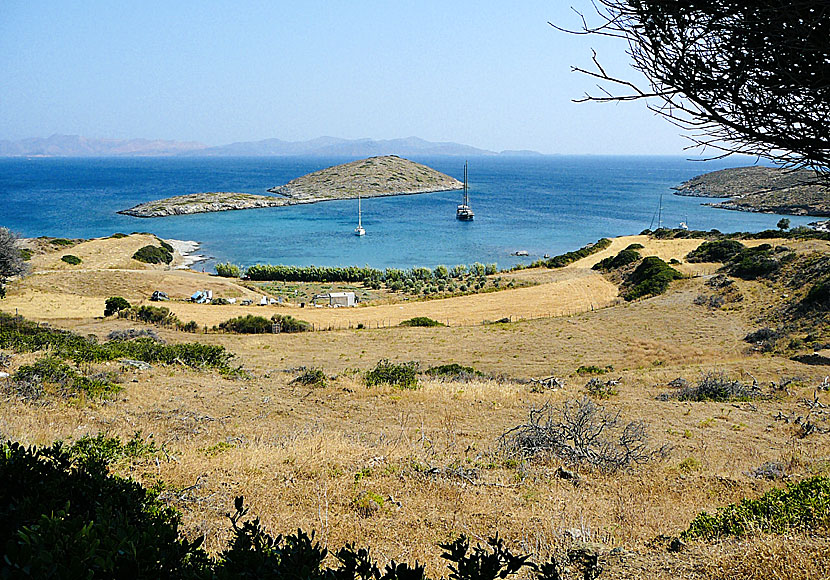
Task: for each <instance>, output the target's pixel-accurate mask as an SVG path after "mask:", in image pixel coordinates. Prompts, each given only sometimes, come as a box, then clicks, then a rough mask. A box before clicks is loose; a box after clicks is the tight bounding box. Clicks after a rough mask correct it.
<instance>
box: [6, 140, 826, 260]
mask: <svg viewBox="0 0 830 580" xmlns="http://www.w3.org/2000/svg"><path fill="white" fill-rule="evenodd" d="M352 160H354V158H308V157H305V158H285V157H268V158H262V157H257V158H198V157H194V158H93V159H89V158H85V159H76V158H30V159H10V158H6V159H0V225H2V226H6V227H8V228H10V229H12V230H13V231H15V232H17V233H19V234H21V235H23V236H26V237H34V236H44V235H45V236H56V237H79V238H90V237H102V236H108V235H111V234H113V233H115V232H124V233H131V232H137V231H138V232H151V233H153V234H156V235H158V236H159V237H162V238H173V239H181V240H195V241H198V242H200V243H201V244H202V246H201V249H200V252H201V253H203V254H206V255H208V256H209V257H210V259H209V260H208V261H207V262H205V264H204V266H205V267H206V269H208V271H210V270H212V266H213V264H215V263H216V262H218V261H222V262H224V261H231V262H234V263H237V264H240V265H242V266H247V265H250V264H255V263H272V264H296V265H310V264H316V265H327V266H344V265H369V266H373V267H376V268H385V267H400V268H408V267H412V266H429V267H434V266H436V265H438V264H446V265H454V264H471V263H473V262H476V261H478V262H484V263H492V262H495V263H497V264H498V265H499V267H502V268H504V267H508V266H511V265H513V264H516V263H528V262H529V261H532V260H534V259H538V258H540V257H542V255H544V254H550V255H555V254H559V253H562V252H565V251H568V250H572V249H576V248H578V247H580V246H582V245H584V244H586V243H589V242H593V241H596V240H597V239H599V238H601V237H611V236H619V235H626V234H633V233H638V232H640V231H641V230H643V229H645V228H648V227H650V226H651V227H656V226H657V220H656V213H657V208H658V203H659V199H660V196H661V194H662V196H663V201H662V223H663V225H664V226H667V227H676V226H677V225H678V224H679V222H681V221H685V222H687V223H688V225H689V227H690V228H692V229H701V230H710V229H718V230H720V231H723V232H732V231H759V230H762V229H767V228H774V227H775V224H776V223H777V221H778V220H779V219H780V218H781V216H779V215H773V214H756V213H744V212H734V211H727V210H719V209H713V208H710V207H706V206H703V205H701V203H703V202H710V201H718V200H712V199H700V198H690V197H680V196H675V195H672V194H671V193H672V191H671V187H672V186H676V185H678V184H680V183H681V182H682V181H684V180H686V179H689V178H691V177H694V176H695V175H699V174H701V173H705V172H707V171H714V170H716V169H722V168H725V167H734V166H740V165H748V164H751V162H752V160H747V159H745V158H744V159H741V158H737V159H735V158H733V159H725V160H719V161H707V162H698V161H689V160H687V159H685V158H680V157H604V156H539V157H501V156H489V157H474V158H470V159H469V182H470V198H471V205H472V207H473V209H474V210H475V214H476V216H475V220H474V221H472V222H459V221H458V220H456V219H455V206H456V205H457V204H458V203H460V198H461V193H460V192H437V193H430V194H421V195H408V196H396V197H386V198H372V199H364V200H363V225H364V227H365V228H366V232H367V233H366V236H364V237H357V236H354V235H353V230H354V227H355V226H356V222H357V200H342V201H331V202H324V203H317V204H311V205H299V206H290V207H281V208H263V209H253V210H243V211H229V212H222V213H210V214H195V215H188V216H171V217H164V218H149V219H148V218H135V217H131V216H124V215H120V214H118V213H116V212H117V211H118V210H120V209H125V208H129V207H132V206H133V205H136V204H138V203H142V202H146V201H150V200H154V199H160V198H164V197H169V196H173V195H182V194H186V193H198V192H204V191H234V192H247V193H258V194H263V193H265V192H266V190H267V189H268V188H269V187H273V186H275V185H281V184H283V183H286V182H287V181H289V180H291V179H293V178H295V177H299V176H301V175H304V174H306V173H309V172H311V171H316V170H318V169H322V168H324V167H328V166H331V165H335V164H338V163H345V162H347V161H352ZM412 160H413V161H418V162H420V163H424V164H426V165H429V166H430V167H433V168H435V169H437V170H439V171H442V172H444V173H447V174H449V175H452V176H454V177H456V178H459V179H461V178H462V175H463V167H464V159H461V158H457V157H435V158H417V157H413V158H412ZM787 217H789V219H790V220H791V222H792V225H793V226H797V225H802V224H806V223H808V222H810V221H813V220H814V219H815V218H809V217H796V216H787ZM517 250H525V251H527V252H528V253H529V254H530V256H529V257H527V258H524V257H517V256H513V255H511V254H512V253H513V252H515V251H517Z"/></svg>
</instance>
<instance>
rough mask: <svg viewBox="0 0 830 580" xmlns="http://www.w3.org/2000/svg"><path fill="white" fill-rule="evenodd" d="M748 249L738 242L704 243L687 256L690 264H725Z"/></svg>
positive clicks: (715, 241)
mask: <svg viewBox="0 0 830 580" xmlns="http://www.w3.org/2000/svg"><path fill="white" fill-rule="evenodd" d="M745 249H746V246H744V245H743V244H742V243H741V242H739V241H737V240H714V241H711V242H703V243H702V244H700V245H699V246H698V247H697V248H695V249H694V250H692V251H691V252H689V253H688V254H686V260H688V261H689V262H693V263H695V262H720V263H725V262H728V261H729V260H731V259H732V258H734V257H735V256H737V255H738V254H740V253H741V252H742V251H744V250H745Z"/></svg>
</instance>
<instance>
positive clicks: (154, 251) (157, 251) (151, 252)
mask: <svg viewBox="0 0 830 580" xmlns="http://www.w3.org/2000/svg"><path fill="white" fill-rule="evenodd" d="M168 245H169V244H168ZM133 259H134V260H138V261H139V262H144V263H145V264H169V263H170V262H172V261H173V253H172V252H171V251H170V250H167V249H166V248H163V247H161V248H159V247H156V246H144V247H143V248H139V249H138V251H137V252H136V253H135V254H133Z"/></svg>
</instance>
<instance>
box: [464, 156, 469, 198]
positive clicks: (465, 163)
mask: <svg viewBox="0 0 830 580" xmlns="http://www.w3.org/2000/svg"><path fill="white" fill-rule="evenodd" d="M464 205H470V202H469V200H468V199H467V161H464Z"/></svg>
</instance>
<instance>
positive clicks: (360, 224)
mask: <svg viewBox="0 0 830 580" xmlns="http://www.w3.org/2000/svg"><path fill="white" fill-rule="evenodd" d="M357 227H359V228H361V227H363V214H362V213H361V211H360V194H359V193H358V194H357Z"/></svg>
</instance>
